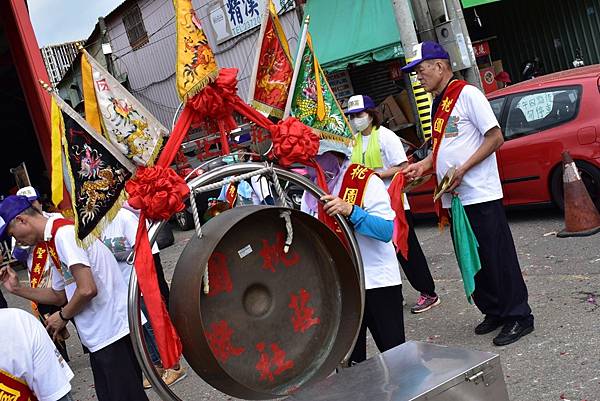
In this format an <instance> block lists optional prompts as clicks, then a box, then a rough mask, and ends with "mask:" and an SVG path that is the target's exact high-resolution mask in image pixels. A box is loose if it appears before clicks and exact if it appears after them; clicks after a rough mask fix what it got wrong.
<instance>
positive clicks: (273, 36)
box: [248, 0, 294, 119]
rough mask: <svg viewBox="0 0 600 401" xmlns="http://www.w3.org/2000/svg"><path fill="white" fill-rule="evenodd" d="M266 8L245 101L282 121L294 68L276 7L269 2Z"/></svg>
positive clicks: (269, 0)
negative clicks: (248, 91)
mask: <svg viewBox="0 0 600 401" xmlns="http://www.w3.org/2000/svg"><path fill="white" fill-rule="evenodd" d="M265 8H266V9H265V10H264V11H263V13H264V15H263V22H262V25H261V29H260V34H259V37H258V42H259V43H260V46H259V47H258V48H257V52H256V60H255V62H254V68H253V71H252V81H251V83H250V93H249V96H248V101H249V103H250V105H251V106H252V107H254V108H255V109H256V110H258V111H261V112H263V113H265V114H267V115H271V116H273V117H276V118H279V119H281V118H283V111H284V110H285V104H286V102H287V97H288V93H289V90H290V82H291V80H292V74H293V72H294V66H293V64H292V58H291V56H290V49H289V46H288V42H287V38H286V37H285V32H284V31H283V27H282V26H281V23H280V22H279V17H278V16H277V10H276V9H275V5H274V4H273V2H272V1H271V0H268V1H267V2H266V7H265Z"/></svg>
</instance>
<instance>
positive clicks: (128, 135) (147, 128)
mask: <svg viewBox="0 0 600 401" xmlns="http://www.w3.org/2000/svg"><path fill="white" fill-rule="evenodd" d="M82 53H83V54H82V57H81V71H82V81H83V93H84V99H85V116H86V120H87V122H88V123H89V124H90V125H91V126H92V128H94V129H95V130H96V131H98V132H102V134H103V135H104V137H106V139H108V140H109V141H110V142H111V143H112V144H113V145H114V146H115V147H116V148H117V149H119V150H120V151H121V153H123V154H124V155H125V157H127V158H128V159H129V160H131V162H132V163H134V164H136V165H138V166H152V165H154V161H155V159H156V157H157V155H158V152H159V151H160V149H161V146H162V143H163V137H164V136H166V135H168V134H169V131H168V130H167V128H165V127H164V126H163V125H162V124H161V123H160V122H159V121H158V120H157V119H156V118H155V117H154V116H153V115H152V114H151V113H150V112H149V111H148V110H147V109H146V108H145V107H144V106H143V105H142V104H141V103H140V102H139V101H138V100H137V99H136V98H135V97H134V96H133V95H132V94H131V93H129V92H128V91H127V89H125V88H124V87H123V86H122V85H121V84H120V83H119V82H118V81H117V80H116V79H115V78H114V77H113V76H112V75H111V74H110V73H109V72H108V71H106V70H105V69H104V67H102V66H101V65H100V64H99V63H98V62H97V61H96V60H95V59H94V58H93V57H92V56H90V54H89V53H88V52H87V51H85V50H82ZM98 127H100V130H99V129H98Z"/></svg>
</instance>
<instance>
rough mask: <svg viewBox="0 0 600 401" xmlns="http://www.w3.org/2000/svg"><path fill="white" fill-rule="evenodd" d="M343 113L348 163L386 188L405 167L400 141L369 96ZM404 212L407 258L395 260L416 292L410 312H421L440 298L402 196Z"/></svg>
mask: <svg viewBox="0 0 600 401" xmlns="http://www.w3.org/2000/svg"><path fill="white" fill-rule="evenodd" d="M346 114H347V115H348V117H349V119H350V125H351V126H352V129H353V130H354V132H355V133H356V136H355V143H354V148H353V149H352V157H351V161H352V163H360V164H362V165H364V166H367V167H369V168H371V169H372V170H375V171H376V172H377V173H379V176H380V177H381V179H382V180H383V182H384V184H385V186H386V188H387V187H389V186H390V183H391V182H392V178H393V177H394V175H395V174H396V173H397V172H399V171H402V169H403V168H404V167H406V165H407V164H408V159H407V158H406V153H405V152H404V146H403V145H402V142H401V141H400V138H398V136H397V135H396V134H395V133H394V132H393V131H390V130H389V129H387V128H385V127H384V126H382V125H381V118H380V116H379V113H378V112H377V110H376V109H375V103H374V102H373V100H372V99H371V98H370V97H369V96H363V95H356V96H352V97H351V98H350V99H349V100H348V109H347V111H346ZM404 211H405V213H406V221H407V223H408V259H405V258H404V257H403V256H402V254H401V253H399V252H398V253H397V257H398V261H399V262H400V265H401V266H402V270H403V271H404V274H405V275H406V278H407V279H408V282H409V283H410V285H411V286H412V287H413V288H414V289H415V290H417V291H419V293H420V295H419V298H418V299H417V302H416V303H415V305H414V306H413V307H412V308H411V312H412V313H421V312H425V311H428V310H429V309H431V308H433V307H434V306H437V305H439V304H440V298H439V297H438V296H437V294H436V293H435V283H434V282H433V277H431V272H430V271H429V266H428V264H427V259H425V255H424V254H423V250H422V249H421V245H420V244H419V240H418V238H417V235H416V233H415V230H414V224H413V217H412V214H411V213H410V205H409V204H408V199H407V198H406V197H404Z"/></svg>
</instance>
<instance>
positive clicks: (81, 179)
mask: <svg viewBox="0 0 600 401" xmlns="http://www.w3.org/2000/svg"><path fill="white" fill-rule="evenodd" d="M52 95H53V102H54V104H56V106H58V108H60V114H58V115H56V114H55V115H54V116H53V117H55V118H56V119H57V120H62V121H57V126H62V127H64V131H63V133H62V146H63V152H64V154H65V156H66V157H65V161H66V167H67V173H68V176H69V181H70V188H71V203H72V207H73V211H74V213H73V214H74V218H75V232H76V235H77V239H78V240H79V241H80V243H82V244H86V243H88V242H89V240H88V238H92V239H93V236H97V235H99V234H100V232H101V231H102V229H103V228H104V226H105V225H106V224H108V222H110V221H111V220H112V219H113V218H114V216H115V215H116V214H117V212H118V211H119V209H120V208H121V205H122V204H123V202H124V201H125V200H126V194H125V191H124V189H125V182H126V181H127V180H128V179H129V178H130V177H131V176H132V174H133V172H134V171H135V165H133V164H132V163H131V162H130V161H129V160H128V159H127V158H126V157H125V156H123V155H122V154H121V153H120V152H119V151H118V150H117V149H115V148H114V147H113V146H112V145H111V144H110V143H109V142H108V141H107V140H106V139H105V138H104V137H102V136H101V135H100V134H98V133H97V132H95V131H94V129H93V128H92V127H91V126H90V125H89V124H88V123H87V122H86V121H85V120H84V119H83V118H82V117H81V116H80V115H79V114H78V113H77V112H76V111H75V110H73V109H72V108H71V107H70V106H69V105H67V104H66V103H65V102H64V101H63V100H62V99H61V98H60V97H58V95H57V94H56V93H53V94H52ZM53 162H54V160H53ZM61 164H62V163H61ZM52 168H53V169H55V168H60V166H55V165H54V164H53V166H52ZM90 234H92V235H93V236H92V237H88V236H89V235H90Z"/></svg>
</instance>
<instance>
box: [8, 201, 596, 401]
mask: <svg viewBox="0 0 600 401" xmlns="http://www.w3.org/2000/svg"><path fill="white" fill-rule="evenodd" d="M509 222H510V226H511V229H512V232H513V236H514V240H515V244H516V247H517V251H518V254H519V259H520V262H521V267H522V271H523V275H524V277H525V280H526V282H527V285H528V288H529V300H530V304H531V306H532V308H533V312H534V314H535V331H534V332H533V333H532V334H530V335H528V336H526V337H524V338H523V339H521V340H520V341H518V342H517V343H514V344H511V345H508V346H506V347H496V346H494V345H493V344H492V338H493V337H494V335H495V334H488V335H483V336H477V335H475V334H473V328H474V326H475V325H476V324H477V323H478V322H479V321H480V320H481V318H482V316H481V315H480V313H479V312H478V310H477V309H476V308H475V307H474V306H472V305H470V304H469V303H468V302H467V300H466V299H465V295H464V291H463V285H462V282H461V279H460V273H459V271H458V267H457V264H456V259H455V257H454V253H453V249H452V243H451V241H450V234H449V231H448V229H446V230H445V231H444V232H440V231H439V230H438V228H437V226H436V223H435V222H434V221H433V220H419V221H418V222H417V235H418V237H419V240H420V242H421V244H422V247H423V250H424V252H425V254H426V256H427V258H428V260H429V263H430V268H431V270H432V274H433V277H434V279H435V280H436V285H437V292H438V294H439V296H440V297H441V300H442V303H441V305H440V306H438V307H436V308H435V309H433V310H431V311H428V312H426V313H423V314H420V315H412V314H410V306H411V305H412V303H413V302H414V301H415V300H416V297H417V294H416V292H415V291H414V290H413V289H412V288H410V285H409V284H408V282H407V281H405V282H404V296H405V298H406V301H407V304H406V306H404V321H405V327H406V337H407V339H409V340H418V341H428V342H431V343H435V344H443V345H450V346H456V347H462V348H467V349H474V350H481V351H489V352H494V353H497V354H499V355H500V358H501V363H502V368H503V371H504V375H505V381H506V383H507V387H508V392H509V394H510V398H511V400H513V401H551V400H571V401H575V400H577V401H583V400H586V401H600V330H599V328H600V320H599V317H600V309H599V305H600V304H599V303H600V275H599V273H598V272H599V271H600V246H599V245H600V234H599V235H596V236H592V237H585V238H568V239H560V238H557V237H556V236H555V232H556V231H559V230H560V229H561V228H562V225H563V222H562V215H561V214H560V213H559V212H558V211H557V210H554V209H547V208H545V209H533V210H532V209H529V210H521V211H510V212H509ZM192 234H193V231H186V232H180V231H176V230H175V244H174V245H173V246H171V247H169V248H166V249H164V250H163V251H162V252H161V256H162V260H163V265H164V267H165V272H166V275H167V278H168V279H170V277H171V275H172V272H173V269H174V267H175V264H176V261H177V258H178V256H179V254H180V253H181V251H182V250H183V248H184V247H185V245H186V243H187V242H188V240H189V238H190V236H191V235H192ZM20 275H21V279H22V280H26V276H25V272H24V271H21V272H20ZM3 292H4V293H5V295H6V297H7V300H8V302H9V304H10V305H11V306H14V307H20V308H23V309H26V310H27V309H28V307H29V305H28V302H26V301H24V300H22V299H17V298H16V297H14V296H11V295H7V294H6V291H5V290H4V289H3ZM76 338H77V337H76V336H72V337H71V339H70V340H69V348H70V353H71V355H72V360H71V363H70V366H71V368H72V369H73V371H74V372H75V378H74V379H73V381H72V385H73V395H74V398H75V399H76V400H79V401H84V400H85V401H91V400H94V399H95V393H94V388H93V380H92V375H91V371H90V368H89V363H88V358H87V357H86V356H85V355H83V354H82V351H81V346H80V345H79V344H78V343H77V340H76ZM376 352H377V349H376V348H375V346H374V344H373V342H372V341H370V345H369V354H370V355H372V354H373V353H376ZM173 391H175V393H176V394H178V396H179V397H180V398H181V399H183V400H211V401H212V400H233V399H234V398H232V397H229V396H227V395H224V394H223V393H220V392H218V391H216V390H214V389H213V388H212V387H210V386H209V385H208V384H206V383H204V382H203V381H202V380H201V379H200V378H199V377H198V376H197V375H196V374H195V373H194V372H193V371H191V370H190V372H189V375H188V377H187V378H186V379H185V380H183V381H181V382H180V383H178V384H176V385H175V386H173ZM148 394H149V397H150V399H151V400H158V399H159V398H158V397H157V396H156V394H154V393H153V392H152V391H149V393H148Z"/></svg>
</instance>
